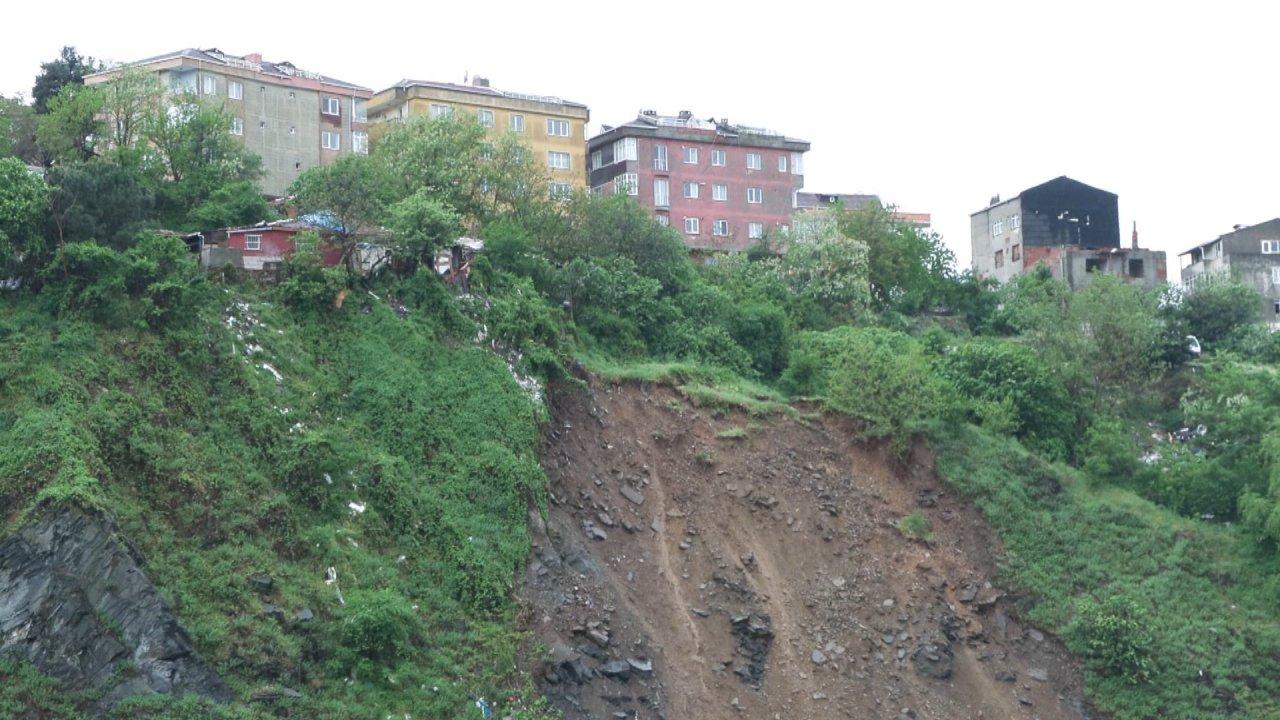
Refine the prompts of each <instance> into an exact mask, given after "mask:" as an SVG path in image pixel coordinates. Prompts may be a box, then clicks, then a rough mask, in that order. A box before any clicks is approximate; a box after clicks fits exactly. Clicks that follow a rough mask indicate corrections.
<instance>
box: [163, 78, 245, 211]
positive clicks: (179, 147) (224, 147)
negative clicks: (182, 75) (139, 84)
mask: <svg viewBox="0 0 1280 720" xmlns="http://www.w3.org/2000/svg"><path fill="white" fill-rule="evenodd" d="M141 138H142V142H144V143H145V144H146V146H147V148H148V153H147V163H146V176H147V177H148V179H149V181H150V182H152V183H153V190H154V191H155V193H156V210H157V215H158V218H159V220H160V221H161V222H162V223H164V224H166V225H168V226H171V227H177V228H184V229H194V230H207V229H208V228H207V227H202V226H201V222H200V220H199V219H198V218H197V217H196V216H195V211H196V209H197V208H200V207H201V206H202V205H204V204H205V203H206V202H209V201H211V200H212V199H213V198H214V195H215V193H217V191H218V190H219V189H221V188H224V187H225V186H227V185H232V184H235V183H240V182H250V183H252V182H255V181H257V180H258V179H259V178H261V177H262V160H261V159H260V158H259V157H258V156H257V155H254V154H252V153H250V152H248V151H247V150H245V149H244V146H243V145H242V144H240V143H239V142H238V141H236V139H235V138H234V137H233V136H232V135H231V116H230V115H229V114H227V112H226V111H225V110H223V109H221V108H218V107H211V106H207V105H202V104H200V102H199V101H198V100H197V99H196V98H195V96H193V95H185V96H182V97H178V98H175V99H174V101H173V104H172V105H171V106H168V107H161V106H157V107H153V108H151V109H150V111H149V112H147V113H146V115H145V116H144V121H143V125H142V131H141ZM225 192H230V193H234V192H235V191H234V190H231V191H225ZM224 194H225V193H224ZM215 202H216V201H215ZM259 219H261V218H259Z"/></svg>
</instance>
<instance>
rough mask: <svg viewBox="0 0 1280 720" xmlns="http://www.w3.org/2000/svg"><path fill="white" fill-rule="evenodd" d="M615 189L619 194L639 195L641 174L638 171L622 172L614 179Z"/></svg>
mask: <svg viewBox="0 0 1280 720" xmlns="http://www.w3.org/2000/svg"><path fill="white" fill-rule="evenodd" d="M613 191H614V192H615V193H617V194H619V195H639V194H640V176H639V175H638V174H636V173H622V174H621V175H619V176H618V177H616V178H614V179H613Z"/></svg>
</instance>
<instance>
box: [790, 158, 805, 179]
mask: <svg viewBox="0 0 1280 720" xmlns="http://www.w3.org/2000/svg"><path fill="white" fill-rule="evenodd" d="M791 174H792V175H803V174H804V155H802V154H801V153H791Z"/></svg>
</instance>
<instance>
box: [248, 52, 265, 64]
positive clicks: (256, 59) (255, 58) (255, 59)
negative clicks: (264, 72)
mask: <svg viewBox="0 0 1280 720" xmlns="http://www.w3.org/2000/svg"><path fill="white" fill-rule="evenodd" d="M244 59H245V62H251V63H253V64H255V65H261V64H262V53H249V54H248V55H245V56H244Z"/></svg>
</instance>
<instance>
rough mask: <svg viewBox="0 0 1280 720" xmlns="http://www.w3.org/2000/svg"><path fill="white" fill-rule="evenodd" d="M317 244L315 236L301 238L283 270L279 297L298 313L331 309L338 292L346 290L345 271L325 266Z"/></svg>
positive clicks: (310, 234)
mask: <svg viewBox="0 0 1280 720" xmlns="http://www.w3.org/2000/svg"><path fill="white" fill-rule="evenodd" d="M308 236H309V237H308ZM316 244H317V238H316V237H315V236H314V234H312V233H304V234H303V236H299V239H298V242H297V249H296V250H294V252H292V253H291V254H290V255H289V256H288V257H286V258H285V259H284V263H283V265H282V267H281V269H280V282H279V284H277V285H276V295H277V296H278V297H279V298H280V300H281V301H282V302H284V304H286V305H288V306H290V307H292V308H294V309H295V310H302V311H305V312H325V311H327V310H330V309H332V308H333V303H334V300H335V299H336V298H337V297H338V293H340V292H342V289H343V288H344V287H346V276H345V274H344V273H343V271H342V269H341V268H336V267H335V268H327V267H325V266H324V262H323V261H322V260H321V257H320V253H319V251H318V250H317V249H316Z"/></svg>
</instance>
